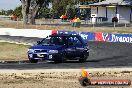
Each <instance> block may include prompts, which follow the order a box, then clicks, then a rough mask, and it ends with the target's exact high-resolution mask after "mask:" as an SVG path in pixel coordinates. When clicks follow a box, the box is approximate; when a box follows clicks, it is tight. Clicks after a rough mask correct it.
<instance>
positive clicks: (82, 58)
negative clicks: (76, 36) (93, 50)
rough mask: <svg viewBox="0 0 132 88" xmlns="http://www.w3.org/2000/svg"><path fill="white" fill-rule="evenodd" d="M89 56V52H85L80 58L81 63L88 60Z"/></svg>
mask: <svg viewBox="0 0 132 88" xmlns="http://www.w3.org/2000/svg"><path fill="white" fill-rule="evenodd" d="M88 56H89V52H85V53H84V54H83V56H82V57H81V58H80V59H79V62H81V63H83V62H86V60H87V58H88Z"/></svg>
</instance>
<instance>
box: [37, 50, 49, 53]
mask: <svg viewBox="0 0 132 88" xmlns="http://www.w3.org/2000/svg"><path fill="white" fill-rule="evenodd" d="M34 52H35V53H41V52H47V50H34Z"/></svg>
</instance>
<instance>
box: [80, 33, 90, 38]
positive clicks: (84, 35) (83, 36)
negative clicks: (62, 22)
mask: <svg viewBox="0 0 132 88" xmlns="http://www.w3.org/2000/svg"><path fill="white" fill-rule="evenodd" d="M79 35H80V36H81V37H82V38H83V39H87V38H88V35H86V34H81V33H79Z"/></svg>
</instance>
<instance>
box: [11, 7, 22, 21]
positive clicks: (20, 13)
mask: <svg viewBox="0 0 132 88" xmlns="http://www.w3.org/2000/svg"><path fill="white" fill-rule="evenodd" d="M21 11H22V6H18V7H16V8H15V10H14V12H13V14H14V15H16V16H17V17H19V18H22V12H21Z"/></svg>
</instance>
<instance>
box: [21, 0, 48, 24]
mask: <svg viewBox="0 0 132 88" xmlns="http://www.w3.org/2000/svg"><path fill="white" fill-rule="evenodd" d="M20 1H21V3H22V15H23V23H24V24H27V23H30V24H35V17H36V15H37V14H38V12H39V10H40V9H41V8H42V7H47V6H48V5H49V2H50V0H20Z"/></svg>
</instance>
